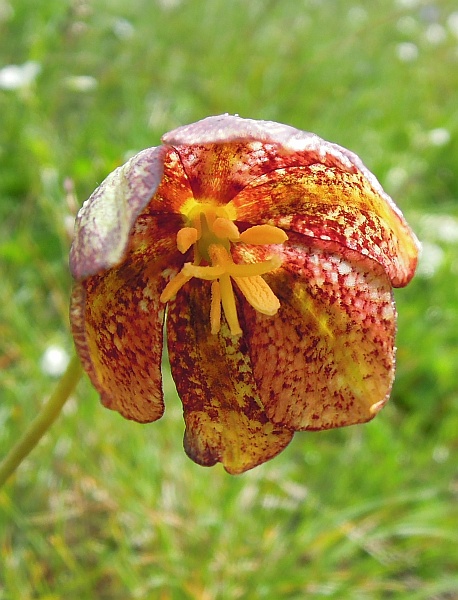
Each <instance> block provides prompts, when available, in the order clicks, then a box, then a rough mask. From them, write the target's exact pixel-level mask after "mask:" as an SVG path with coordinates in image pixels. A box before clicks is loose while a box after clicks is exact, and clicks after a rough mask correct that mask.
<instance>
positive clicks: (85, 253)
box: [70, 146, 167, 281]
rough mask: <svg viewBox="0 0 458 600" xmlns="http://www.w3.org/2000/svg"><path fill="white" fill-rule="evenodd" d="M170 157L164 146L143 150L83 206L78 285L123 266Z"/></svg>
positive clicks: (76, 252)
mask: <svg viewBox="0 0 458 600" xmlns="http://www.w3.org/2000/svg"><path fill="white" fill-rule="evenodd" d="M166 153H167V149H166V148H164V147H162V146H161V147H158V148H148V149H147V150H143V151H142V152H140V153H139V154H137V155H136V156H134V157H133V158H131V159H130V160H129V161H128V162H127V163H126V164H125V165H123V166H122V167H119V168H117V169H116V170H115V171H113V172H112V173H110V175H108V177H107V178H106V179H105V180H104V181H103V183H102V184H101V185H100V186H99V187H98V188H97V189H96V190H95V192H94V193H93V194H92V195H91V197H90V198H89V199H88V200H86V202H85V203H84V204H83V206H82V208H81V210H80V211H79V213H78V217H77V219H76V223H75V236H74V240H73V245H72V248H71V251H70V270H71V273H72V275H73V277H74V278H75V279H76V280H77V281H79V280H81V279H84V278H85V277H88V276H89V275H95V274H96V273H98V272H99V271H101V270H103V269H108V268H110V267H112V266H114V265H117V264H119V263H120V262H121V260H122V259H123V257H124V254H125V252H126V248H127V246H128V243H129V233H130V230H131V228H132V225H133V224H134V222H135V220H136V218H137V217H138V215H139V214H140V213H141V211H142V210H143V209H144V208H145V206H146V205H147V204H148V202H149V201H150V199H151V197H152V196H153V195H154V193H155V192H156V190H157V188H158V186H159V184H160V182H161V178H162V175H163V171H164V163H163V161H164V157H165V155H166Z"/></svg>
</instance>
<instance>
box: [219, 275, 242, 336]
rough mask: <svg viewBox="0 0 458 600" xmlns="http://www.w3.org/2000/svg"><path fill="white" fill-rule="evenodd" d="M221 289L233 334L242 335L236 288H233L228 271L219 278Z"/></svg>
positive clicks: (225, 314) (227, 318) (225, 313)
mask: <svg viewBox="0 0 458 600" xmlns="http://www.w3.org/2000/svg"><path fill="white" fill-rule="evenodd" d="M219 285H220V290H221V303H222V305H223V310H224V316H225V317H226V321H227V324H228V325H229V329H230V330H231V334H232V335H240V334H241V333H242V330H241V329H240V325H239V320H238V317H237V308H236V306H235V297H234V290H233V289H232V283H231V278H230V277H229V275H228V274H227V273H224V275H222V277H220V280H219Z"/></svg>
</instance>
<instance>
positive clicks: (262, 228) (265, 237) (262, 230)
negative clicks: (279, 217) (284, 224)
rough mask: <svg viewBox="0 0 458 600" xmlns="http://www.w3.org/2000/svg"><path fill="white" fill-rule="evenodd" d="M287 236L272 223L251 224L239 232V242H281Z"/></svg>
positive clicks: (284, 240) (261, 243)
mask: <svg viewBox="0 0 458 600" xmlns="http://www.w3.org/2000/svg"><path fill="white" fill-rule="evenodd" d="M287 239H288V236H287V235H286V233H285V232H284V231H283V229H280V228H279V227H274V226H273V225H267V224H265V225H253V227H250V228H249V229H247V230H246V231H244V232H243V233H241V234H240V240H239V241H240V242H243V243H244V244H259V245H264V244H283V243H284V242H286V240H287Z"/></svg>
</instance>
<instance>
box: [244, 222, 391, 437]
mask: <svg viewBox="0 0 458 600" xmlns="http://www.w3.org/2000/svg"><path fill="white" fill-rule="evenodd" d="M252 251H253V252H256V253H257V254H259V253H260V252H261V250H260V249H259V248H258V247H256V248H253V249H252ZM283 254H284V262H283V264H282V267H281V268H280V269H278V271H275V272H273V273H269V274H267V275H265V276H264V277H265V279H266V281H267V282H268V284H269V285H270V287H271V288H272V290H273V292H274V293H275V294H276V296H277V297H278V298H279V300H280V309H279V311H278V313H277V314H276V315H275V316H274V317H267V316H265V315H262V314H260V313H259V312H256V311H255V310H253V309H252V308H251V307H250V306H248V305H247V304H245V305H244V317H243V318H241V323H242V328H243V329H244V331H245V332H246V336H247V338H248V340H247V341H248V346H249V352H250V356H251V361H252V365H253V372H254V376H255V379H256V382H257V384H258V389H259V393H260V397H261V400H262V402H263V404H264V406H265V409H266V412H267V415H268V416H269V418H270V419H271V420H272V421H274V422H275V423H278V424H279V425H282V426H286V427H292V428H294V429H296V430H299V429H328V428H332V427H340V426H343V425H352V424H354V423H363V422H365V421H369V420H370V419H372V418H373V417H374V416H375V414H376V413H377V412H378V411H379V410H380V409H381V408H382V406H383V405H384V404H385V402H386V401H387V400H388V396H389V393H390V389H391V385H392V382H393V377H394V353H395V350H394V336H395V320H396V313H395V308H394V304H393V300H392V295H391V286H390V282H389V279H388V277H387V276H386V274H385V272H384V270H383V269H382V268H381V267H380V265H378V264H377V263H375V262H373V261H371V260H370V259H368V258H365V257H364V256H361V255H359V254H357V253H356V252H353V251H350V250H345V251H344V252H343V253H341V254H335V253H333V252H332V251H326V250H323V249H320V247H319V246H318V245H317V242H316V241H314V240H313V239H309V240H307V239H306V238H304V237H303V236H298V235H294V234H292V235H291V238H290V240H289V241H288V242H286V243H285V244H284V246H283ZM259 258H263V256H262V255H261V256H259Z"/></svg>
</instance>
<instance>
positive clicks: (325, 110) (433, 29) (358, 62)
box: [0, 0, 458, 600]
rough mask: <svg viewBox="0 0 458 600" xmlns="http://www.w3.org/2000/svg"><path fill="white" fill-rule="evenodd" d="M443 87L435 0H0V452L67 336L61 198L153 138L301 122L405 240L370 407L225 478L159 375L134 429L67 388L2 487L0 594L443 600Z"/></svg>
mask: <svg viewBox="0 0 458 600" xmlns="http://www.w3.org/2000/svg"><path fill="white" fill-rule="evenodd" d="M457 91H458V7H457V5H456V2H454V1H447V0H443V1H435V2H434V1H428V2H426V1H425V2H423V1H421V0H374V1H371V2H362V1H361V0H360V1H359V2H357V1H355V2H348V0H347V1H345V0H335V1H331V0H321V1H320V0H297V1H296V0H294V1H293V0H285V1H281V0H250V1H249V2H248V1H245V0H130V1H129V2H124V1H121V0H111V1H110V2H105V1H102V0H92V1H89V0H47V2H35V1H34V0H15V1H14V2H12V1H11V0H10V1H9V0H0V269H1V271H0V275H1V299H2V302H1V305H0V457H1V456H3V455H4V454H5V453H6V452H7V450H8V448H10V446H11V445H12V444H13V443H14V441H15V440H16V439H17V437H18V435H19V434H20V432H21V431H23V429H24V428H25V426H26V425H27V424H28V423H29V422H30V420H31V419H32V417H33V416H34V415H35V414H36V412H37V410H38V407H39V406H40V403H41V402H42V400H43V398H45V397H46V396H47V394H48V393H49V392H50V390H51V389H52V388H53V386H54V385H55V376H56V375H57V373H58V371H59V364H58V361H57V362H56V360H57V359H58V358H59V356H61V355H63V356H64V358H65V353H67V354H70V353H71V352H72V341H71V338H70V335H69V332H68V319H67V305H68V296H69V290H70V286H71V281H70V277H69V274H68V270H67V254H68V249H69V243H70V241H69V240H70V234H69V231H70V230H71V223H72V219H73V216H74V214H75V211H76V209H77V208H78V207H79V206H80V204H81V203H82V202H83V200H84V199H85V198H87V197H88V196H89V194H90V193H91V192H92V190H93V189H94V188H95V187H96V185H97V184H98V183H100V182H101V181H102V179H104V177H105V176H106V175H107V174H108V173H109V172H110V171H111V170H113V168H115V167H116V166H117V165H119V164H121V163H122V162H124V161H125V160H126V158H128V157H129V156H130V155H131V154H132V153H133V152H136V151H139V150H141V149H143V148H145V147H148V146H153V145H157V144H158V142H159V138H160V135H161V134H162V133H164V132H165V131H168V130H170V129H172V128H174V127H176V126H178V125H182V124H185V123H188V122H192V121H195V120H197V119H200V118H203V117H205V116H207V115H209V114H218V113H222V112H229V113H238V114H240V115H241V116H244V117H251V118H259V119H271V120H277V121H280V122H284V123H288V124H291V125H294V126H296V127H299V128H301V129H306V130H309V131H314V132H316V133H318V134H319V135H321V136H322V137H324V138H326V139H329V140H331V141H335V142H337V143H340V144H342V145H344V146H347V147H349V148H351V149H352V150H354V151H356V152H357V153H358V154H360V156H361V157H362V158H363V160H364V161H365V162H366V164H367V165H368V166H369V168H371V170H372V171H374V172H375V173H376V175H377V176H378V178H379V179H380V180H381V182H382V184H383V185H384V186H385V188H386V189H387V191H388V192H389V193H391V195H393V197H394V198H395V200H396V202H397V203H398V205H399V206H400V207H401V209H402V210H403V211H404V213H405V215H406V217H407V219H408V221H409V222H410V223H411V225H412V226H413V228H414V229H415V230H416V232H417V233H418V235H419V237H420V239H421V241H422V242H423V245H424V253H423V256H422V260H421V263H420V267H419V272H418V275H417V277H416V278H415V280H414V281H413V282H412V284H411V285H410V286H409V287H408V288H406V289H404V290H398V291H397V292H396V299H397V306H398V310H399V333H398V339H397V345H398V373H397V380H396V384H395V387H394V391H393V397H392V401H391V402H390V404H389V405H388V407H387V408H386V409H385V410H384V411H383V412H382V413H381V414H380V415H379V416H378V417H377V419H376V420H375V421H373V422H371V423H370V424H368V425H366V426H361V427H353V428H348V429H343V430H340V431H331V432H324V433H308V434H307V433H303V434H297V435H296V437H295V439H294V440H293V442H292V443H291V445H290V446H289V448H287V449H286V450H285V451H284V452H283V453H282V454H281V455H280V456H279V457H277V458H276V459H274V460H273V461H271V462H269V463H267V464H265V465H263V466H261V467H258V468H257V469H255V470H253V471H251V472H248V473H246V474H244V475H243V476H238V477H231V476H229V475H227V474H226V473H225V472H224V471H223V469H222V468H221V467H220V466H217V467H214V468H212V469H204V468H201V467H198V466H196V465H194V464H193V463H192V462H191V461H190V460H189V459H187V458H186V457H185V455H184V453H183V451H182V448H181V437H182V430H183V425H182V418H181V408H180V403H179V400H178V399H177V397H176V395H175V392H174V387H173V384H172V383H171V382H170V380H169V379H166V382H165V389H166V400H167V412H166V416H165V417H164V418H163V419H162V420H161V421H160V422H158V423H155V424H152V425H148V426H140V425H136V424H134V423H130V422H127V421H124V420H123V419H122V418H121V417H119V416H118V415H117V414H113V413H111V412H110V411H107V410H106V409H104V408H102V407H101V406H100V405H99V402H98V398H97V395H96V394H95V392H94V391H93V390H92V389H91V387H90V385H89V383H88V382H87V380H84V381H83V382H82V383H80V385H79V387H78V390H77V394H76V395H75V397H74V398H73V399H72V400H71V401H70V402H69V403H68V404H67V406H66V407H65V411H64V414H63V415H62V416H61V417H60V419H59V421H58V422H57V424H56V425H55V426H54V428H53V429H52V430H51V431H50V432H49V434H47V436H46V437H45V439H44V440H43V441H42V442H41V443H40V445H39V447H38V448H37V449H36V450H35V452H34V453H33V454H32V455H31V456H30V457H29V458H28V459H27V461H26V462H25V463H24V464H23V465H22V466H21V467H20V469H19V471H18V472H17V474H16V475H15V477H14V478H13V479H12V480H10V482H9V484H8V485H7V486H6V487H5V488H4V490H3V491H1V492H0V600H27V599H42V600H57V599H60V598H66V599H82V600H85V599H92V598H96V599H102V600H104V599H107V600H108V599H119V600H121V599H126V598H142V599H143V598H153V599H156V598H158V599H160V600H181V599H183V600H191V599H192V600H194V599H196V600H219V599H231V600H232V599H238V598H243V599H245V598H250V599H251V598H254V599H258V598H265V599H283V598H285V599H288V600H289V599H291V600H293V599H301V598H336V599H347V598H348V599H357V600H358V599H372V598H374V599H378V598H383V599H384V598H390V599H392V598H409V599H414V600H415V599H418V600H420V599H441V600H442V599H444V600H445V599H457V598H458V531H457V530H458V507H457V502H458V466H457V463H458V460H457V459H458V440H457V437H458V383H457V371H458V349H457V348H458V309H457V302H458V286H457V275H458V254H457V244H458V177H457V165H458V99H457ZM52 351H54V354H52ZM59 352H60V354H59ZM50 353H51V354H50ZM50 355H51V358H52V360H51V361H50V363H49V360H48V359H49V357H50ZM56 356H57V359H56ZM53 357H54V358H53ZM54 370H55V371H56V373H55V374H54V375H53V371H54Z"/></svg>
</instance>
